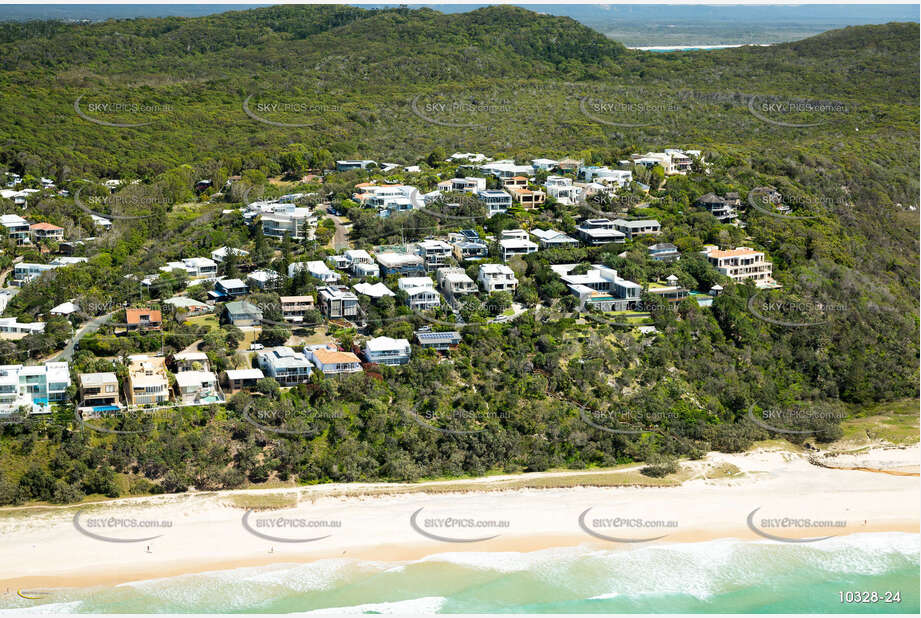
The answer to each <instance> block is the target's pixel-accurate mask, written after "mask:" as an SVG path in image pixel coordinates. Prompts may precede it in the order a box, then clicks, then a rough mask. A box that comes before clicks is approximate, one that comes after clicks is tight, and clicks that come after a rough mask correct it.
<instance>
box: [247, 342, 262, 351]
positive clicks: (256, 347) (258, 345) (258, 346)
mask: <svg viewBox="0 0 921 618" xmlns="http://www.w3.org/2000/svg"><path fill="white" fill-rule="evenodd" d="M249 349H250V350H264V349H265V346H264V345H262V344H261V343H253V344H250V346H249Z"/></svg>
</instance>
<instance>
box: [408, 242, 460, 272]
mask: <svg viewBox="0 0 921 618" xmlns="http://www.w3.org/2000/svg"><path fill="white" fill-rule="evenodd" d="M452 249H453V247H452V246H451V245H449V244H448V243H446V242H445V241H443V240H423V241H421V242H419V243H417V245H416V255H418V256H420V257H421V258H422V259H423V260H424V262H425V268H426V270H434V269H435V268H438V267H440V266H444V265H445V264H447V263H448V259H449V258H450V257H451V252H452Z"/></svg>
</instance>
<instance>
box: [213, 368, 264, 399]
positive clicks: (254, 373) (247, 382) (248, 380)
mask: <svg viewBox="0 0 921 618" xmlns="http://www.w3.org/2000/svg"><path fill="white" fill-rule="evenodd" d="M222 377H223V378H224V385H225V386H226V387H227V392H228V393H230V394H231V395H233V394H234V393H238V392H240V391H241V390H244V389H250V388H255V386H256V382H258V381H259V380H261V379H263V378H264V377H265V374H263V373H262V369H228V370H227V371H225V372H224V374H223V376H222Z"/></svg>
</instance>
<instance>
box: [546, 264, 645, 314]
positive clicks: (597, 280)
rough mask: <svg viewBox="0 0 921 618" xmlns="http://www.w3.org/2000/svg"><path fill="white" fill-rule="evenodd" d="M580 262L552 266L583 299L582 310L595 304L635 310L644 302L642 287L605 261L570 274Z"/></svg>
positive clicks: (580, 304)
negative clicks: (585, 270) (620, 274)
mask: <svg viewBox="0 0 921 618" xmlns="http://www.w3.org/2000/svg"><path fill="white" fill-rule="evenodd" d="M576 266H577V265H576V264H560V265H557V266H551V267H550V268H551V269H552V270H553V271H554V272H556V273H557V274H559V275H560V278H561V279H562V280H563V282H564V283H566V285H568V286H569V289H570V291H571V292H572V293H573V294H574V295H575V296H576V297H577V298H578V299H579V309H580V310H584V309H585V307H586V306H587V305H592V306H594V307H597V308H599V309H601V310H603V311H626V310H629V309H635V308H636V307H637V304H638V303H639V302H640V293H641V292H642V287H641V286H640V285H639V284H637V283H634V282H633V281H628V280H626V279H623V278H621V277H619V276H618V275H617V271H616V270H614V269H613V268H608V267H607V266H603V265H601V264H592V265H591V267H590V268H589V269H588V272H586V273H585V274H584V275H572V274H569V273H570V271H572V270H573V269H574V268H575V267H576Z"/></svg>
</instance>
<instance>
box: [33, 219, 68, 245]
mask: <svg viewBox="0 0 921 618" xmlns="http://www.w3.org/2000/svg"><path fill="white" fill-rule="evenodd" d="M29 233H30V234H31V235H32V240H33V241H36V242H38V241H42V240H54V241H57V242H60V241H62V240H64V228H62V227H58V226H56V225H51V224H50V223H33V224H32V225H30V226H29Z"/></svg>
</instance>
